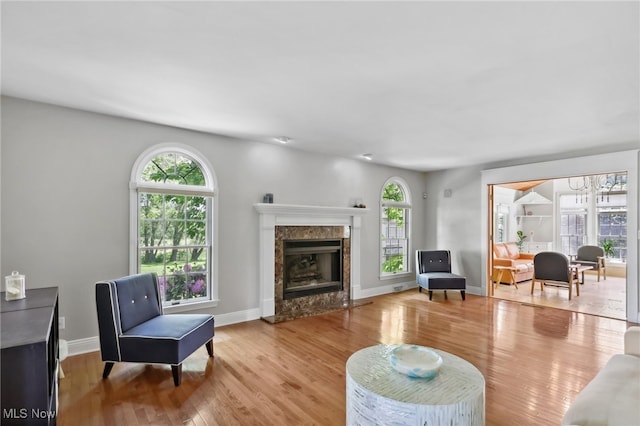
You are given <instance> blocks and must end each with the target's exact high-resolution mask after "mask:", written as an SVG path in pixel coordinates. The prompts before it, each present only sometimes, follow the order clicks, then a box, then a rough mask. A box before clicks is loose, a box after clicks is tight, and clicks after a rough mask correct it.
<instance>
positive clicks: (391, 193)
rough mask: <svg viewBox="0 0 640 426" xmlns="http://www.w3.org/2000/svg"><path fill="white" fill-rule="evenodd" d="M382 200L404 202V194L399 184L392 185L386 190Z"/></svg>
mask: <svg viewBox="0 0 640 426" xmlns="http://www.w3.org/2000/svg"><path fill="white" fill-rule="evenodd" d="M382 199H383V200H386V201H404V200H405V197H404V192H403V191H402V188H400V185H398V184H397V183H390V184H389V185H387V186H386V187H385V188H384V194H382Z"/></svg>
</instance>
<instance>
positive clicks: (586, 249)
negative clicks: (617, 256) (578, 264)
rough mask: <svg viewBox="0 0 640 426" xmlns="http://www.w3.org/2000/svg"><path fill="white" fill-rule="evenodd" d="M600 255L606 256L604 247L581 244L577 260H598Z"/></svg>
mask: <svg viewBox="0 0 640 426" xmlns="http://www.w3.org/2000/svg"><path fill="white" fill-rule="evenodd" d="M598 256H600V257H604V249H603V248H602V247H598V246H581V247H578V254H577V256H576V261H582V260H588V261H591V262H597V261H598Z"/></svg>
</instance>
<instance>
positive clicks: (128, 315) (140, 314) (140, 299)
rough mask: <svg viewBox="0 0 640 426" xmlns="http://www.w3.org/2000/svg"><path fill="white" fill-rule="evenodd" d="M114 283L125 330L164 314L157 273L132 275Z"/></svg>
mask: <svg viewBox="0 0 640 426" xmlns="http://www.w3.org/2000/svg"><path fill="white" fill-rule="evenodd" d="M113 283H114V286H115V289H116V295H117V298H118V307H119V310H120V324H121V327H122V331H123V332H126V331H127V330H129V329H130V328H132V327H135V326H136V325H138V324H141V323H143V322H145V321H148V320H149V319H151V318H154V317H156V316H158V315H160V314H162V311H161V308H160V303H159V299H158V286H157V282H156V278H155V275H153V274H138V275H131V276H128V277H124V278H121V279H119V280H115V281H113Z"/></svg>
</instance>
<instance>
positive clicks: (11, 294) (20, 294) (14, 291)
mask: <svg viewBox="0 0 640 426" xmlns="http://www.w3.org/2000/svg"><path fill="white" fill-rule="evenodd" d="M4 282H5V299H6V300H18V299H24V298H25V297H26V293H25V286H24V275H20V274H19V273H18V271H13V272H11V275H7V276H6V277H4Z"/></svg>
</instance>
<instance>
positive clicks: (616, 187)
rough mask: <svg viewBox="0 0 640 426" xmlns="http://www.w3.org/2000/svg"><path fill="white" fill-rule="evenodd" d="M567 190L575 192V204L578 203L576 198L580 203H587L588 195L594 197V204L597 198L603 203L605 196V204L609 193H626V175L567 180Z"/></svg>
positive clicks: (578, 177)
mask: <svg viewBox="0 0 640 426" xmlns="http://www.w3.org/2000/svg"><path fill="white" fill-rule="evenodd" d="M567 181H568V184H569V188H570V189H571V190H573V191H576V204H577V203H578V196H580V203H582V202H583V200H584V202H585V203H587V202H589V193H591V194H592V196H594V197H595V200H596V203H597V202H598V198H600V202H604V198H605V196H606V197H607V202H609V195H610V194H611V192H616V191H626V188H627V174H626V173H613V174H606V175H591V176H576V177H570V178H567Z"/></svg>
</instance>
